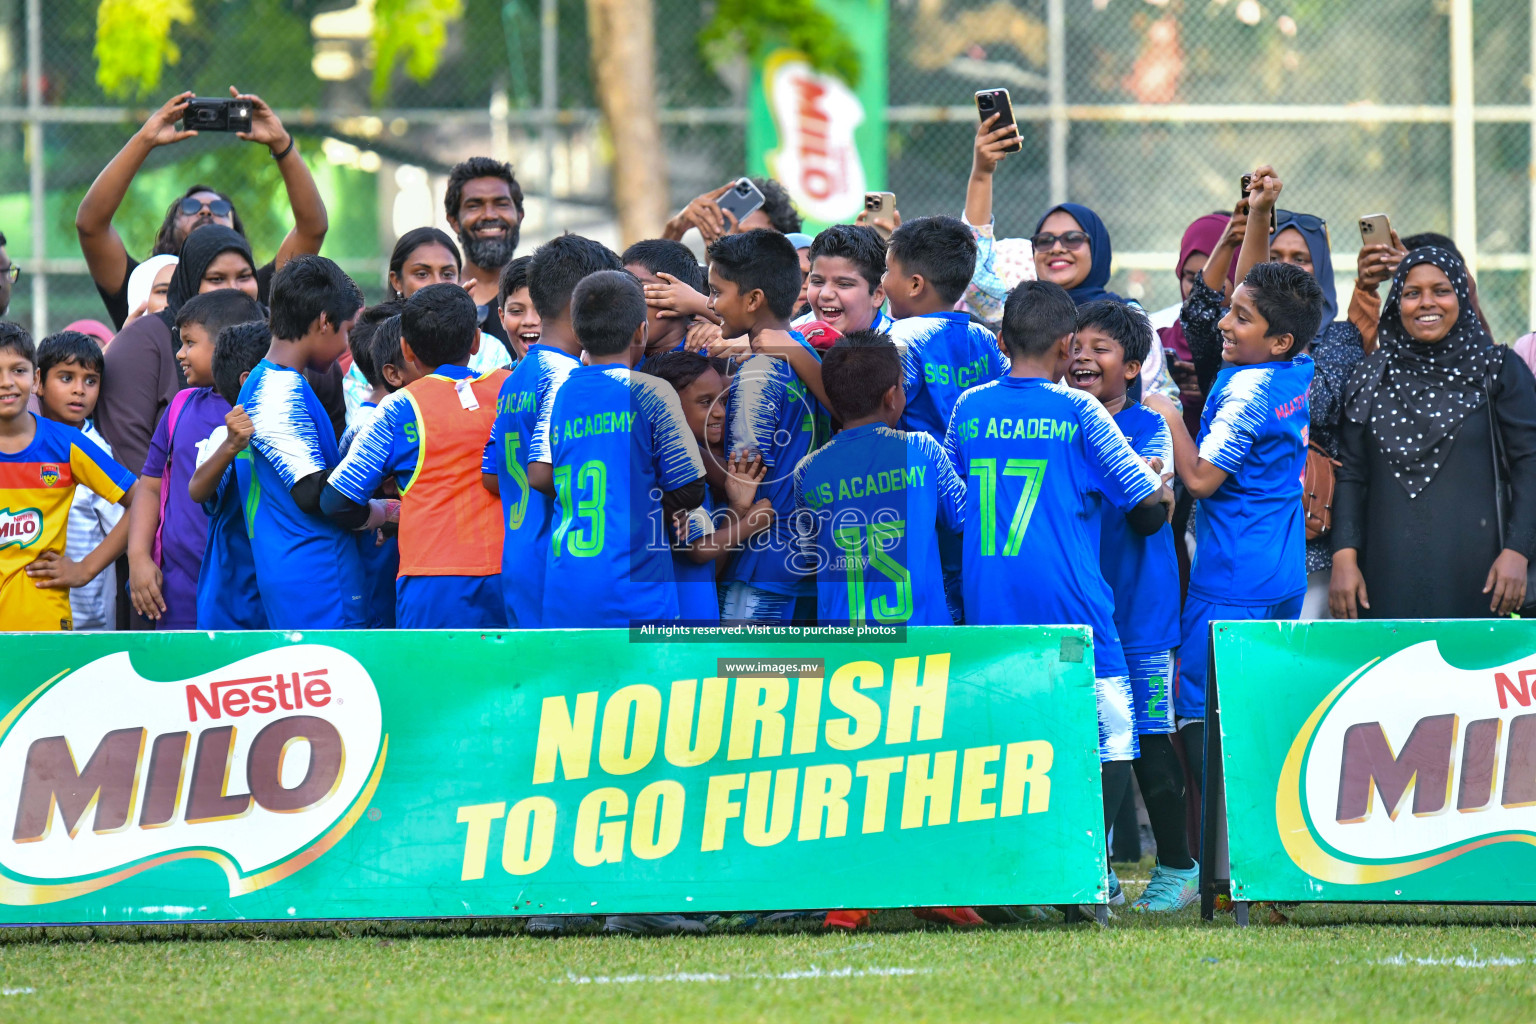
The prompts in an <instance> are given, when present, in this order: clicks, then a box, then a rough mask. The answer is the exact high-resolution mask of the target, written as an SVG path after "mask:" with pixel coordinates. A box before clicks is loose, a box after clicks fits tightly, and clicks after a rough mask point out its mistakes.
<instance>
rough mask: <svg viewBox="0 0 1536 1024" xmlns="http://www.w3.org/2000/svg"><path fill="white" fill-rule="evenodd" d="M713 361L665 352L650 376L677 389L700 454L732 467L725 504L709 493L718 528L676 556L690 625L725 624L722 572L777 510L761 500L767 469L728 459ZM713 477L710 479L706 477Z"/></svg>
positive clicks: (722, 387)
mask: <svg viewBox="0 0 1536 1024" xmlns="http://www.w3.org/2000/svg"><path fill="white" fill-rule="evenodd" d="M711 362H712V361H711V360H710V359H708V358H706V357H704V356H701V355H698V354H697V353H694V352H665V353H663V354H661V355H659V356H656V357H654V358H652V359H648V360H646V363H645V370H646V372H647V373H649V374H651V375H652V376H654V377H659V378H660V379H662V380H664V381H666V382H667V383H668V384H670V385H672V390H674V391H676V392H677V400H678V401H679V402H680V403H682V407H683V417H684V419H686V420H687V421H688V429H689V430H691V431H692V432H693V439H694V440H695V441H697V442H698V445H699V451H700V452H701V453H702V452H706V451H707V452H709V453H710V456H711V457H712V458H713V459H715V460H717V461H718V462H719V463H720V464H721V465H722V466H725V467H726V474H725V481H724V484H723V487H722V493H723V499H724V500H723V504H722V503H718V502H716V501H715V498H714V495H713V494H712V493H711V491H710V489H709V488H707V487H706V488H705V491H704V505H703V508H704V511H705V512H707V513H709V515H710V518H711V519H712V520H713V521H714V523H715V532H714V534H713V535H712V536H710V537H709V538H708V540H706V541H701V542H699V543H698V544H696V545H694V546H692V547H690V548H686V549H684V550H674V551H673V552H672V571H673V574H674V575H676V577H677V600H678V607H679V609H680V611H681V614H682V618H683V620H684V621H686V622H703V623H710V622H719V621H720V589H719V585H718V583H717V582H716V577H717V576H718V575H719V573H718V570H719V569H720V568H722V567H723V563H724V562H725V560H726V559H727V557H728V556H729V555H730V554H731V553H732V552H733V551H734V550H735V548H736V546H738V544H739V540H738V536H739V537H740V539H745V538H748V537H752V536H755V535H756V534H759V533H761V532H763V531H764V530H766V529H768V527H769V526H771V525H772V523H773V504H772V503H771V502H769V501H768V499H766V498H763V499H761V500H758V499H757V485H758V483H759V482H760V481H761V480H762V479H763V475H764V473H765V471H766V467H765V466H763V464H762V463H761V462H760V461H758V460H757V459H756V458H755V457H753V456H750V455H745V454H744V455H742V456H739V457H738V458H736V459H735V460H729V459H727V457H726V454H725V401H726V397H725V392H726V387H727V385H726V382H725V378H724V377H722V376H721V375H720V372H719V371H718V370H717V369H715V367H714V366H712V365H711ZM706 475H707V474H706Z"/></svg>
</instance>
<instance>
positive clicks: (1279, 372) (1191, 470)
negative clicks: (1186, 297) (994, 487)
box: [1160, 263, 1323, 778]
mask: <svg viewBox="0 0 1536 1024" xmlns="http://www.w3.org/2000/svg"><path fill="white" fill-rule="evenodd" d="M1322 316H1323V293H1322V289H1321V288H1319V287H1318V284H1317V279H1316V278H1314V277H1313V276H1312V275H1311V274H1310V273H1308V272H1307V271H1305V270H1303V269H1301V268H1300V267H1297V266H1293V265H1291V264H1286V263H1259V264H1256V265H1255V266H1254V267H1253V269H1252V270H1250V271H1249V272H1248V275H1247V276H1246V277H1245V278H1244V279H1243V283H1242V284H1240V285H1238V286H1237V290H1236V291H1234V292H1233V293H1232V306H1231V308H1230V309H1229V310H1228V311H1227V314H1226V315H1225V316H1223V317H1222V318H1221V322H1220V323H1219V324H1218V325H1217V327H1218V328H1219V329H1220V330H1221V337H1222V346H1221V347H1222V358H1223V359H1224V360H1225V361H1226V363H1227V365H1226V367H1225V368H1224V369H1223V370H1222V371H1221V372H1220V373H1218V374H1217V375H1216V381H1215V383H1214V384H1212V385H1211V391H1210V395H1209V396H1208V397H1207V398H1206V400H1205V411H1204V412H1203V413H1201V416H1200V437H1199V441H1198V444H1197V443H1196V442H1193V441H1191V440H1190V438H1189V433H1188V432H1187V431H1185V430H1184V429H1183V423H1182V420H1179V419H1171V420H1169V423H1168V426H1169V429H1170V431H1171V432H1172V434H1173V451H1174V461H1175V463H1176V465H1177V468H1178V473H1179V479H1181V480H1183V481H1184V486H1185V487H1187V488H1188V489H1189V492H1190V493H1191V494H1193V495H1194V496H1195V497H1196V498H1198V499H1199V501H1200V514H1199V517H1198V519H1197V520H1196V526H1195V558H1194V562H1193V564H1192V565H1191V566H1190V570H1189V595H1188V597H1187V599H1186V600H1185V602H1184V614H1183V618H1182V620H1181V623H1180V634H1181V637H1180V643H1179V680H1178V688H1177V689H1176V690H1175V691H1174V713H1175V714H1176V715H1177V716H1178V720H1179V723H1180V726H1181V728H1183V729H1185V737H1186V741H1185V744H1184V747H1185V750H1186V751H1188V752H1189V754H1190V759H1191V767H1192V768H1193V769H1195V777H1196V778H1203V771H1204V750H1205V680H1206V675H1207V672H1208V671H1209V655H1210V624H1211V622H1212V621H1214V620H1216V619H1295V618H1296V617H1297V616H1298V615H1299V614H1300V613H1301V599H1302V597H1303V595H1304V594H1305V593H1306V589H1307V565H1306V521H1305V519H1304V517H1303V512H1302V507H1301V477H1302V473H1303V470H1304V468H1305V466H1306V459H1307V434H1308V425H1309V422H1310V421H1309V417H1310V415H1311V408H1310V405H1309V402H1308V389H1309V388H1310V387H1311V386H1312V372H1313V365H1312V357H1311V356H1309V355H1307V354H1306V353H1305V352H1304V351H1303V349H1305V348H1306V345H1307V343H1308V342H1309V341H1311V340H1312V338H1313V337H1314V336H1316V334H1317V330H1318V325H1319V324H1320V323H1321V322H1322ZM1170 408H1173V405H1172V403H1171V402H1168V403H1164V406H1163V408H1162V409H1161V410H1160V411H1162V412H1163V416H1164V419H1169V417H1168V410H1169V409H1170Z"/></svg>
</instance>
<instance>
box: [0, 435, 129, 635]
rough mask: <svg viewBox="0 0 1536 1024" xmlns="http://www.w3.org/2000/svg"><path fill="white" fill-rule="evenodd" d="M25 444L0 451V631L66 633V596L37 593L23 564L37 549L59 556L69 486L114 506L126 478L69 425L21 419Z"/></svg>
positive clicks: (68, 621) (54, 592)
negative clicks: (28, 434) (27, 432)
mask: <svg viewBox="0 0 1536 1024" xmlns="http://www.w3.org/2000/svg"><path fill="white" fill-rule="evenodd" d="M28 415H29V416H33V418H34V419H35V420H36V421H37V433H36V435H35V436H34V437H33V438H32V443H31V444H29V445H27V447H25V448H23V449H22V450H21V451H19V452H17V453H16V454H14V455H10V454H7V453H5V452H0V631H3V632H7V633H14V632H24V631H34V630H36V631H44V630H60V629H70V628H71V626H72V625H73V622H72V619H71V616H70V611H69V591H68V590H62V589H60V590H40V589H38V587H37V585H36V583H35V582H34V581H33V580H32V579H31V578H29V577H28V576H27V574H26V568H27V566H28V565H29V564H30V563H32V562H33V561H35V560H36V559H37V557H38V556H39V555H41V554H42V553H43V552H44V551H57V552H59V553H60V554H63V553H64V544H65V541H66V539H67V535H68V530H69V506H70V504H71V502H72V501H73V500H74V496H75V487H76V486H77V485H78V486H81V487H87V488H89V489H90V490H92V491H95V492H96V493H97V494H99V495H101V496H102V497H103V498H105V499H107V500H108V501H113V502H116V501H121V500H122V497H123V495H124V494H125V493H127V491H128V488H130V487H132V486H133V474H132V473H130V472H128V471H127V470H126V469H124V468H123V467H122V466H119V465H118V464H117V463H116V462H114V461H113V459H112V457H111V456H110V455H108V454H107V453H106V452H105V451H103V450H102V448H101V446H100V445H98V444H97V443H96V442H94V441H92V440H91V439H90V438H88V437H86V436H85V435H84V434H82V433H81V432H80V431H78V430H76V429H75V428H74V427H70V426H66V425H65V424H63V423H58V422H55V421H53V420H46V419H43V418H42V417H41V416H35V415H33V414H32V413H28Z"/></svg>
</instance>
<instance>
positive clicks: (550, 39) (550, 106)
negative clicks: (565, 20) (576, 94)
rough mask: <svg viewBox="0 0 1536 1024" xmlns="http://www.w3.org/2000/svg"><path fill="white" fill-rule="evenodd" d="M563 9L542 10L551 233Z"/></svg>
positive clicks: (552, 3)
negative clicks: (561, 15) (561, 13)
mask: <svg viewBox="0 0 1536 1024" xmlns="http://www.w3.org/2000/svg"><path fill="white" fill-rule="evenodd" d="M559 62H560V9H559V6H558V2H557V0H542V3H541V6H540V9H539V111H540V113H541V114H542V115H543V119H542V123H543V127H542V128H541V129H540V130H539V138H540V142H541V144H542V147H543V150H544V221H543V223H542V224H541V225H540V226H541V227H542V228H543V229H544V230H545V231H549V230H551V229H552V228H551V226H552V224H553V222H554V219H555V114H556V113H557V111H558V110H559V106H560V63H559Z"/></svg>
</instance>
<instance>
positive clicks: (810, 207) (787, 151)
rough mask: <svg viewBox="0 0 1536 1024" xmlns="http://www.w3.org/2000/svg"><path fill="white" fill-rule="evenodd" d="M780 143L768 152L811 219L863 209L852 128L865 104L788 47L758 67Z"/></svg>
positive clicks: (861, 175) (860, 168) (838, 217)
mask: <svg viewBox="0 0 1536 1024" xmlns="http://www.w3.org/2000/svg"><path fill="white" fill-rule="evenodd" d="M763 90H764V92H765V93H766V96H767V100H768V110H769V112H770V113H771V114H772V115H773V123H774V126H775V127H776V128H777V129H778V133H779V148H778V149H777V150H776V151H774V152H773V153H770V154H769V155H768V157H767V163H768V166H769V170H770V171H771V172H772V174H773V176H774V177H775V178H776V179H778V180H779V181H781V182H783V183H784V186H785V187H786V188H788V189H789V193H790V195H791V196H793V197H794V200H795V203H796V205H797V206H799V207H800V211H801V212H802V213H804V214H805V215H806V216H807V217H809V218H810V219H811V220H819V221H826V222H835V221H839V220H845V219H848V218H851V217H852V216H853V215H854V214H856V213H857V212H858V211H859V210H862V209H863V208H864V184H865V179H864V165H863V163H862V162H861V161H860V159H859V150H858V143H857V142H856V140H855V139H854V130H855V129H857V128H858V126H859V125H861V124H863V123H864V105H863V103H861V102H860V101H859V98H858V96H856V95H854V93H853V91H852V90H850V89H849V88H848V86H847V85H845V84H844V83H843V81H842V79H840V78H836V77H834V76H832V75H823V74H820V73H818V72H816V71H814V70H813V69H812V68H811V66H810V64H809V63H807V62H806V60H805V58H804V57H803V56H801V55H800V54H798V53H795V52H793V51H783V52H780V53H777V54H774V55H773V56H772V57H770V58H769V59H768V61H767V63H766V65H765V66H764V70H763Z"/></svg>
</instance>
